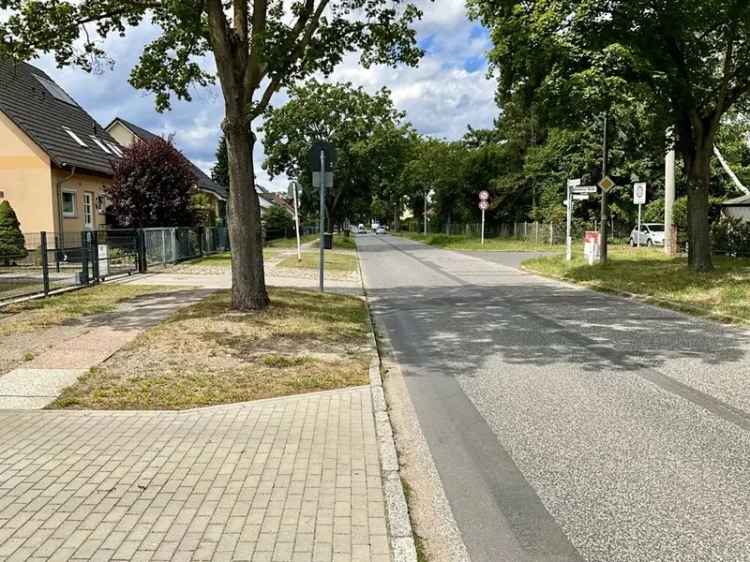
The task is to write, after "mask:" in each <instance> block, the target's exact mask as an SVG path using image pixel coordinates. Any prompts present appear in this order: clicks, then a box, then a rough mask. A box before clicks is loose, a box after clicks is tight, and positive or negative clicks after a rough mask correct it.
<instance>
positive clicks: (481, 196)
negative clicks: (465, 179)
mask: <svg viewBox="0 0 750 562" xmlns="http://www.w3.org/2000/svg"><path fill="white" fill-rule="evenodd" d="M489 198H490V192H489V191H487V190H486V189H483V190H482V191H480V192H479V200H480V201H487V200H488V199H489Z"/></svg>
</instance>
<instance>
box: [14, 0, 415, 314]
mask: <svg viewBox="0 0 750 562" xmlns="http://www.w3.org/2000/svg"><path fill="white" fill-rule="evenodd" d="M0 9H3V10H5V11H6V14H7V18H5V19H4V20H3V21H2V22H0V56H10V57H12V58H16V59H21V60H28V59H32V58H34V57H36V56H37V54H38V53H39V52H40V51H41V52H51V53H54V55H55V58H56V60H57V62H58V64H60V65H67V64H74V65H78V66H80V67H82V68H84V69H86V70H91V69H93V68H94V67H96V66H97V64H98V62H99V61H100V60H101V59H102V58H104V57H106V53H105V52H104V51H103V50H102V47H101V45H102V43H101V41H100V40H99V39H101V38H103V37H107V36H110V35H116V34H119V35H126V34H127V33H128V32H129V31H130V30H131V29H132V28H135V27H139V26H143V25H150V24H151V25H153V26H154V29H155V30H156V31H157V36H156V38H155V39H154V40H152V41H151V42H150V43H149V44H147V45H145V46H144V48H143V51H142V53H141V56H140V60H139V62H138V64H137V65H136V67H135V68H134V69H133V71H132V72H131V75H130V82H131V84H132V85H133V86H135V87H136V88H140V89H143V90H146V91H149V92H152V93H153V94H154V95H155V97H156V106H157V108H158V109H161V110H164V109H167V108H168V107H169V105H170V101H171V100H172V98H173V96H174V97H177V98H178V99H184V100H190V99H191V93H190V92H191V87H193V86H206V85H208V84H212V83H217V82H218V84H219V85H220V86H221V91H222V94H223V98H224V109H225V116H224V121H223V125H222V129H223V131H224V133H225V135H226V140H227V152H228V167H229V178H230V204H229V217H228V218H229V236H230V242H231V247H232V305H233V307H234V308H236V309H240V310H243V309H259V308H264V307H266V306H267V305H268V303H269V300H268V294H267V291H266V286H265V276H264V270H263V250H262V244H263V236H262V225H261V221H260V205H259V202H258V197H257V194H256V193H255V190H254V188H253V186H254V185H255V172H254V169H253V160H252V150H253V147H254V144H255V135H254V134H253V131H252V125H253V122H254V120H255V119H256V118H257V117H258V116H260V115H261V114H262V113H263V112H264V111H265V110H266V109H267V108H268V106H269V104H270V102H271V100H272V98H273V96H274V94H275V93H276V92H278V91H279V90H280V89H281V88H285V87H289V86H292V85H293V84H295V83H296V82H298V81H300V80H302V79H305V78H307V77H309V76H312V75H313V74H315V73H321V74H323V75H324V76H327V75H329V74H330V73H331V72H332V71H333V69H334V68H335V67H336V65H337V64H339V63H340V62H341V61H342V60H343V57H344V55H346V54H347V53H351V52H357V53H358V54H359V59H360V62H361V64H363V65H365V66H369V65H372V64H390V65H393V64H397V63H405V64H409V65H415V64H417V62H418V60H419V58H420V56H421V54H422V52H421V50H420V49H419V48H418V46H417V44H416V39H415V33H414V30H413V29H412V27H411V25H412V23H413V22H414V21H415V20H416V19H417V18H419V17H420V15H421V13H420V11H419V10H418V9H417V8H416V7H415V6H414V5H413V4H411V3H408V2H406V3H392V2H390V1H387V0H292V1H291V2H285V1H284V0H180V1H174V0H130V1H127V2H124V1H121V0H55V1H54V2H49V1H47V0H0ZM207 55H212V58H213V62H214V63H215V67H211V66H210V65H207V64H203V63H202V57H204V56H207ZM213 68H215V70H213Z"/></svg>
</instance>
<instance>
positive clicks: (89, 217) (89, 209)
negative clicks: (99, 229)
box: [83, 191, 95, 230]
mask: <svg viewBox="0 0 750 562" xmlns="http://www.w3.org/2000/svg"><path fill="white" fill-rule="evenodd" d="M94 224H95V223H94V194H93V192H91V191H84V192H83V228H84V229H85V230H93V229H94Z"/></svg>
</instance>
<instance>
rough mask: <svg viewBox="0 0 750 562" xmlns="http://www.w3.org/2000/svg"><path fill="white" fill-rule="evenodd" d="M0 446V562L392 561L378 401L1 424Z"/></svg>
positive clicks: (9, 419)
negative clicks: (20, 561)
mask: <svg viewBox="0 0 750 562" xmlns="http://www.w3.org/2000/svg"><path fill="white" fill-rule="evenodd" d="M0 442H2V443H3V447H2V448H0V558H2V559H6V558H7V559H11V557H15V559H28V560H31V559H33V558H42V559H52V560H55V559H59V560H70V559H82V560H97V559H102V560H110V559H114V560H132V561H135V560H141V559H143V560H146V559H153V560H173V561H179V560H214V561H217V560H224V559H226V560H228V561H231V560H248V561H250V560H252V561H253V562H261V561H262V560H274V561H279V562H280V561H286V560H289V561H292V560H304V561H313V560H314V561H320V560H325V561H326V562H331V561H332V560H334V555H336V556H337V557H338V558H340V559H345V558H346V557H349V559H351V560H354V559H362V560H369V557H370V555H371V550H372V554H373V555H374V554H383V555H384V556H386V557H388V556H389V551H388V537H387V534H386V524H385V502H384V496H383V487H382V478H381V473H380V464H379V460H378V452H377V439H376V437H375V430H374V418H373V414H372V400H371V397H370V391H369V388H367V387H359V388H354V389H344V390H339V391H333V392H321V393H314V394H307V395H302V396H296V397H289V398H283V399H272V400H262V401H258V402H255V403H248V404H234V405H226V406H218V407H213V408H206V409H197V410H188V411H184V412H72V411H71V412H66V411H62V412H60V411H43V412H32V411H0ZM373 458H374V459H375V460H374V461H373ZM368 545H373V549H370V547H369V546H368ZM365 547H367V548H365ZM366 551H367V552H366ZM19 557H20V558H19Z"/></svg>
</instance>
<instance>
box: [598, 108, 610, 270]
mask: <svg viewBox="0 0 750 562" xmlns="http://www.w3.org/2000/svg"><path fill="white" fill-rule="evenodd" d="M608 121H609V115H608V114H607V113H605V114H604V139H603V142H602V145H603V146H602V178H606V177H607V171H608V170H607V167H608V164H609V146H608V145H607V128H608ZM608 220H609V208H608V207H607V190H606V189H604V188H602V207H601V223H602V224H601V228H599V232H600V235H599V244H600V251H599V260H600V262H601V263H607V234H608V232H607V227H608V226H609V225H608V224H607V221H608Z"/></svg>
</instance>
